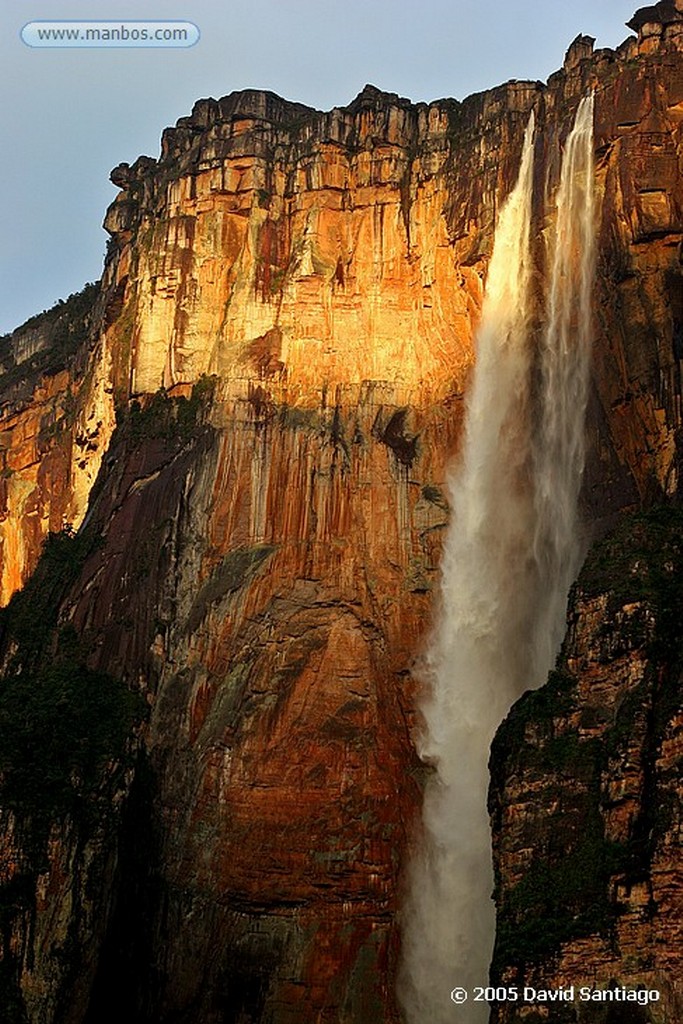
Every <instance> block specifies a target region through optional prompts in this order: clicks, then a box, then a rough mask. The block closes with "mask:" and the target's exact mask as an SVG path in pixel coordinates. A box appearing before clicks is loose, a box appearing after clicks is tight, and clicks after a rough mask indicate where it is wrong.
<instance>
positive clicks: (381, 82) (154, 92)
mask: <svg viewBox="0 0 683 1024" xmlns="http://www.w3.org/2000/svg"><path fill="white" fill-rule="evenodd" d="M637 6H642V4H641V5H639V4H637V3H634V2H633V0H500V2H492V0H421V2H417V0H391V2H390V0H336V2H332V0H234V2H233V3H226V2H225V0H167V2H163V3H162V2H160V0H148V2H146V3H144V4H141V3H140V2H139V0H117V2H115V3H113V2H110V0H86V2H74V0H61V2H58V0H42V2H31V3H29V2H27V0H0V12H1V15H2V18H1V27H2V32H1V33H0V66H2V68H3V72H2V76H1V78H2V82H1V84H0V100H1V102H2V111H3V120H4V125H5V140H4V146H3V151H4V152H3V159H2V171H1V172H0V173H1V174H2V197H3V202H2V204H1V205H0V231H1V237H2V239H3V247H2V257H1V262H0V332H1V331H6V330H10V329H11V328H13V327H15V326H17V325H18V324H19V323H21V322H22V321H23V320H25V319H26V318H27V317H29V316H31V315H32V314H33V313H36V312H40V310H42V309H44V308H46V307H48V306H51V305H52V304H53V303H54V302H55V301H56V300H57V299H59V298H64V297H65V296H66V295H68V294H69V293H70V292H73V291H76V290H78V289H79V288H80V287H81V286H82V285H83V283H84V282H85V281H87V280H95V279H97V278H98V277H99V275H100V271H101V265H102V256H103V252H104V245H105V240H106V236H105V234H104V232H103V230H102V228H101V223H102V218H103V215H104V212H105V209H106V207H107V205H108V203H109V202H111V200H112V198H113V197H114V195H115V194H116V189H115V188H114V186H113V185H111V184H110V183H109V180H108V177H109V171H110V170H111V168H112V167H113V166H114V165H115V164H117V163H119V162H120V161H122V160H127V161H129V162H132V161H133V160H134V159H135V158H136V157H137V156H139V155H140V154H141V153H146V154H149V155H151V156H156V155H157V154H158V149H159V137H160V134H161V131H162V129H163V128H164V127H166V126H167V125H170V124H173V123H174V122H175V121H176V120H177V118H178V117H180V116H182V115H184V114H187V113H189V111H190V109H191V107H192V104H193V102H194V101H195V100H196V99H198V98H200V97H202V96H216V97H218V96H223V95H225V94H226V93H229V92H231V91H232V90H233V89H242V88H264V89H272V90H273V91H274V92H277V93H279V94H280V95H282V96H285V97H287V98H288V99H292V100H298V101H300V102H303V103H307V104H309V105H311V106H314V107H318V108H319V109H329V108H330V107H333V106H340V105H343V104H345V103H348V102H349V101H350V100H351V99H353V97H354V96H355V95H356V94H357V93H358V92H359V91H360V90H361V88H362V87H363V85H365V83H366V82H371V83H372V84H373V85H376V86H378V87H379V88H381V89H385V90H386V91H388V92H397V93H399V94H400V95H402V96H408V97H409V98H410V99H412V100H414V101H418V100H426V101H428V100H433V99H438V98H440V97H443V96H454V97H456V98H458V99H463V98H464V97H465V96H467V95H469V94H470V93H473V92H478V91H480V90H482V89H487V88H489V87H491V86H494V85H498V84H500V83H501V82H504V81H507V80H508V79H510V78H520V79H524V78H530V79H542V80H545V79H546V78H547V77H548V75H549V74H550V73H551V72H553V71H554V70H556V69H557V68H558V67H560V65H561V63H562V58H563V55H564V52H565V50H566V48H567V46H568V45H569V43H570V42H571V41H572V39H573V38H574V37H575V36H576V35H577V34H578V33H579V32H584V33H587V34H589V35H592V36H595V37H596V38H597V44H596V45H598V46H616V45H617V44H618V43H620V42H621V41H622V40H623V39H625V38H626V36H627V35H628V34H629V32H628V29H626V27H625V25H624V22H625V21H627V20H628V19H629V18H630V17H631V15H632V14H633V12H634V11H635V9H636V7H637ZM57 18H89V19H93V18H116V19H125V18H130V19H138V20H139V19H141V18H150V19H160V18H175V19H187V20H190V21H193V22H195V24H197V25H198V26H199V28H200V30H201V33H202V38H201V40H200V41H199V43H198V44H197V45H196V46H195V47H193V48H192V49H187V50H170V49H169V50H101V49H100V50H73V49H72V50H69V49H61V50H54V49H53V50H48V49H30V48H28V47H26V46H24V44H23V43H22V42H21V40H20V39H19V30H20V29H21V27H22V25H24V24H25V23H26V22H27V21H32V20H39V19H45V20H52V19H57Z"/></svg>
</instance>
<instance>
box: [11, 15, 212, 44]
mask: <svg viewBox="0 0 683 1024" xmlns="http://www.w3.org/2000/svg"><path fill="white" fill-rule="evenodd" d="M20 35H21V38H22V41H23V42H24V43H26V45H27V46H32V47H48V46H75V47H87V46H103V47H107V46H111V47H120V46H171V47H173V46H194V44H195V43H196V42H197V41H198V40H199V29H198V28H197V26H196V25H195V24H194V23H193V22H191V21H30V22H29V23H28V24H27V25H24V27H23V28H22V30H21V33H20Z"/></svg>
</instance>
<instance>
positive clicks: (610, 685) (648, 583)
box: [490, 508, 683, 1024]
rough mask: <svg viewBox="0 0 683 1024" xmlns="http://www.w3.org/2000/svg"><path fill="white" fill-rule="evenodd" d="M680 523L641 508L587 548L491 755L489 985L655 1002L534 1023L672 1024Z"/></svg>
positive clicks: (676, 995)
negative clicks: (554, 647) (653, 996)
mask: <svg viewBox="0 0 683 1024" xmlns="http://www.w3.org/2000/svg"><path fill="white" fill-rule="evenodd" d="M681 525H682V523H681V512H680V509H678V508H664V509H662V508H657V509H655V510H650V511H649V512H647V513H639V514H637V515H635V516H630V517H628V518H627V519H625V520H624V521H623V522H622V523H621V524H620V526H619V528H618V529H617V530H616V531H615V532H614V533H612V534H610V535H609V536H608V537H607V538H605V539H604V540H603V541H602V542H601V543H600V544H598V545H597V546H596V548H595V549H594V550H593V551H592V552H591V554H590V555H589V557H588V559H587V561H586V564H585V565H584V568H583V570H582V573H581V576H580V577H579V580H578V583H577V585H576V588H575V592H574V594H573V600H572V602H571V604H570V614H569V629H568V633H567V637H566V640H565V643H564V647H563V650H562V653H561V656H560V659H559V662H558V666H557V669H556V671H555V672H554V673H553V675H552V676H551V678H550V680H549V682H548V684H547V685H546V686H545V687H543V689H541V690H539V691H537V692H535V693H529V694H527V695H526V696H525V697H524V698H522V700H520V701H519V702H518V703H517V705H516V706H515V707H514V709H513V710H512V712H511V713H510V715H509V716H508V718H507V720H506V721H505V723H504V724H503V725H502V726H501V728H500V730H499V732H498V735H497V737H496V741H495V743H494V746H493V750H492V757H491V764H492V772H493V775H492V787H491V794H490V809H491V813H492V820H493V826H494V828H493V831H494V862H495V865H496V875H497V885H496V889H497V895H496V899H497V903H498V906H499V918H498V932H497V941H496V950H495V954H494V968H493V971H494V978H495V980H496V981H497V982H499V983H500V982H504V983H512V984H517V985H518V986H519V987H520V991H521V990H522V989H523V988H524V987H525V986H528V987H531V988H535V989H537V990H539V989H553V988H555V989H556V988H559V987H560V986H563V985H564V986H569V985H574V986H575V988H576V989H577V990H578V988H579V987H580V986H586V987H589V988H598V987H599V988H603V987H604V988H607V987H608V986H610V985H611V986H613V987H615V988H621V987H629V988H635V989H637V988H642V989H647V990H655V991H657V992H658V993H659V999H658V1000H657V1001H656V1003H652V1004H651V1007H650V1012H652V1013H653V1014H654V1016H652V1017H651V1016H650V1015H649V1012H647V1011H644V1010H643V1009H642V1008H641V1007H637V1006H636V1007H635V1008H634V1006H633V1005H630V1006H628V1007H626V1009H625V1008H624V1006H623V1005H622V1006H621V1007H619V1006H616V1015H615V1005H616V1004H614V1005H613V1006H612V1008H611V1014H612V1015H607V1016H605V1007H603V1006H600V1005H596V1004H593V1005H592V1006H591V1005H589V1006H588V1007H583V1008H582V1009H583V1012H582V1013H581V1015H580V1016H579V1015H578V1014H577V1008H576V1007H569V1006H563V1007H561V1008H559V1009H558V1007H557V1006H555V1007H553V1006H548V1004H547V1002H546V1005H545V1006H543V1005H541V1007H540V1009H541V1011H542V1012H540V1013H539V1014H538V1016H537V1018H536V1019H538V1020H548V1021H557V1022H558V1024H560V1022H565V1021H566V1022H572V1021H578V1020H580V1021H582V1022H583V1021H587V1022H589V1024H590V1022H592V1021H596V1022H598V1021H603V1020H605V1021H611V1020H615V1021H616V1020H626V1019H628V1020H633V1021H635V1022H636V1024H637V1022H640V1021H644V1022H647V1021H650V1020H656V1021H661V1022H666V1024H668V1022H671V1024H673V1022H674V1021H677V1020H680V1018H681V1012H682V1010H683V989H682V988H681V977H682V976H683V970H682V966H683V965H682V962H681V956H682V954H681V914H680V909H681V890H680V871H681V861H680V836H679V831H680V819H681V784H680V764H681V755H682V753H683V733H682V731H681V725H682V722H683V718H682V715H681V711H682V707H681V625H680V624H681V610H682V608H681V601H682V600H683V589H682V588H681V584H680V570H681V566H680V557H681ZM537 1010H538V1007H537ZM629 1011H630V1012H631V1014H635V1015H632V1016H631V1017H628V1018H627V1017H626V1016H624V1013H628V1012H629ZM527 1014H528V1011H527ZM527 1014H525V1013H524V1011H520V1010H519V1009H518V1008H516V1007H514V1006H512V1005H510V1004H507V1005H505V1004H502V1005H500V1006H499V1007H498V1008H497V1012H495V1013H494V1014H493V1020H494V1021H496V1022H503V1021H505V1022H508V1021H510V1022H511V1021H522V1020H528V1019H529V1017H528V1015H527ZM532 1019H533V1017H532Z"/></svg>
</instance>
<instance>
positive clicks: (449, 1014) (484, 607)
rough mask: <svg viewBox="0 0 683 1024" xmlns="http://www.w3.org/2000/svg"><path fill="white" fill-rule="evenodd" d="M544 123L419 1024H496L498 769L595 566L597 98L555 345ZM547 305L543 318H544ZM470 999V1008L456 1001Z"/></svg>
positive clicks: (477, 517) (585, 132)
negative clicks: (589, 556)
mask: <svg viewBox="0 0 683 1024" xmlns="http://www.w3.org/2000/svg"><path fill="white" fill-rule="evenodd" d="M533 160H534V115H533V113H532V115H531V118H530V121H529V124H528V126H527V129H526V134H525V139H524V146H523V151H522V158H521V164H520V170H519V176H518V179H517V182H516V184H515V187H514V189H513V190H512V192H511V193H510V195H509V196H508V198H507V200H506V202H505V204H504V205H503V207H502V208H501V210H500V214H499V218H498V222H497V226H496V232H495V240H494V247H493V253H492V257H491V262H490V265H489V272H488V277H487V281H486V290H485V295H484V302H483V308H482V320H481V325H480V328H479V331H478V335H477V361H476V366H475V371H474V379H473V383H472V387H471V390H470V393H469V397H468V403H467V410H466V417H465V437H464V443H463V451H462V453H461V456H460V459H459V460H458V464H457V465H456V466H455V467H454V468H453V469H452V472H451V474H450V477H449V480H448V490H449V501H450V506H451V523H450V526H449V530H448V533H447V537H446V541H445V547H444V553H443V558H442V564H441V593H440V608H439V610H438V622H437V625H436V627H435V629H434V632H433V635H432V637H431V641H430V644H429V647H428V650H427V652H426V655H425V663H424V677H425V679H424V681H425V683H426V684H428V686H427V696H426V698H425V700H424V702H423V704H422V706H421V711H422V714H423V719H424V726H423V730H422V734H421V736H420V737H419V740H418V752H419V754H420V756H421V758H422V759H423V760H424V761H426V762H428V763H429V764H430V765H432V766H433V769H434V772H433V774H432V776H431V777H430V779H429V781H428V783H427V785H426V789H425V794H424V804H423V815H422V818H423V820H422V826H423V827H422V832H421V837H420V843H419V844H418V849H417V851H416V853H415V854H414V856H413V859H412V862H411V864H410V865H409V869H408V872H407V893H406V899H405V902H404V905H403V909H402V936H403V937H402V948H403V953H402V965H401V968H400V972H399V983H398V995H399V1001H400V1003H401V1004H402V1007H403V1010H404V1012H405V1016H406V1020H407V1022H408V1024H424V1022H425V1021H429V1022H430V1024H447V1022H448V1024H452V1022H456V1021H457V1022H459V1024H482V1022H484V1021H486V1020H487V1019H488V1014H489V1008H488V1006H487V1004H486V1003H481V1002H479V1003H477V1002H473V1001H472V996H473V989H474V987H475V986H485V985H486V984H487V982H488V968H489V963H490V958H491V952H492V946H493V939H494V930H495V911H494V906H493V902H492V900H491V891H492V888H493V873H492V866H491V852H490V850H491V841H490V831H489V820H488V814H487V806H486V804H487V791H488V782H489V776H488V757H489V748H490V745H491V740H492V739H493V736H494V734H495V731H496V729H497V727H498V725H499V724H500V722H501V721H502V719H503V718H504V717H505V715H506V714H507V712H508V710H509V709H510V707H511V705H512V704H513V703H514V701H515V700H516V699H517V698H518V697H520V696H521V694H522V693H523V692H524V691H525V690H527V689H531V688H534V687H537V686H540V685H541V684H542V683H544V682H545V679H546V677H547V673H548V671H549V669H550V668H552V666H553V663H554V660H555V657H556V654H557V650H558V648H559V644H560V642H561V639H562V635H563V633H564V626H565V609H566V601H567V594H568V590H569V587H570V585H571V582H572V580H573V578H574V577H575V575H576V573H577V572H578V569H579V566H580V561H581V557H582V554H583V550H582V540H581V531H580V524H579V517H578V511H577V505H578V495H579V489H580V484H581V476H582V471H583V463H584V440H583V439H584V420H585V407H586V398H587V384H588V375H589V365H590V335H591V315H590V305H591V286H592V280H593V265H594V252H593V250H594V241H593V238H594V200H593V97H592V96H589V97H586V98H585V99H583V100H582V101H581V103H580V105H579V107H578V110H577V114H576V119H575V122H574V127H573V129H572V131H571V133H570V135H569V137H568V138H567V141H566V144H565V148H564V154H563V159H562V169H561V175H560V184H559V188H558V190H557V198H556V211H555V228H554V233H553V238H552V240H551V241H550V243H549V246H548V249H547V252H546V254H545V264H546V267H547V271H546V280H547V286H546V289H545V292H546V294H545V299H544V300H543V301H544V311H543V312H542V313H541V322H542V324H543V326H542V328H541V329H540V330H539V328H538V305H537V300H536V299H535V298H534V288H533V275H532V263H531V261H532V256H531V244H530V243H531V237H530V236H531V221H532V206H533V180H534V175H533ZM535 303H536V305H535ZM456 986H461V987H463V988H465V989H467V990H469V994H470V998H469V1001H468V1002H467V1003H464V1004H462V1005H458V1006H456V1005H454V1004H453V1003H452V1002H451V1001H450V997H449V996H450V992H451V990H452V989H453V988H455V987H456Z"/></svg>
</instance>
